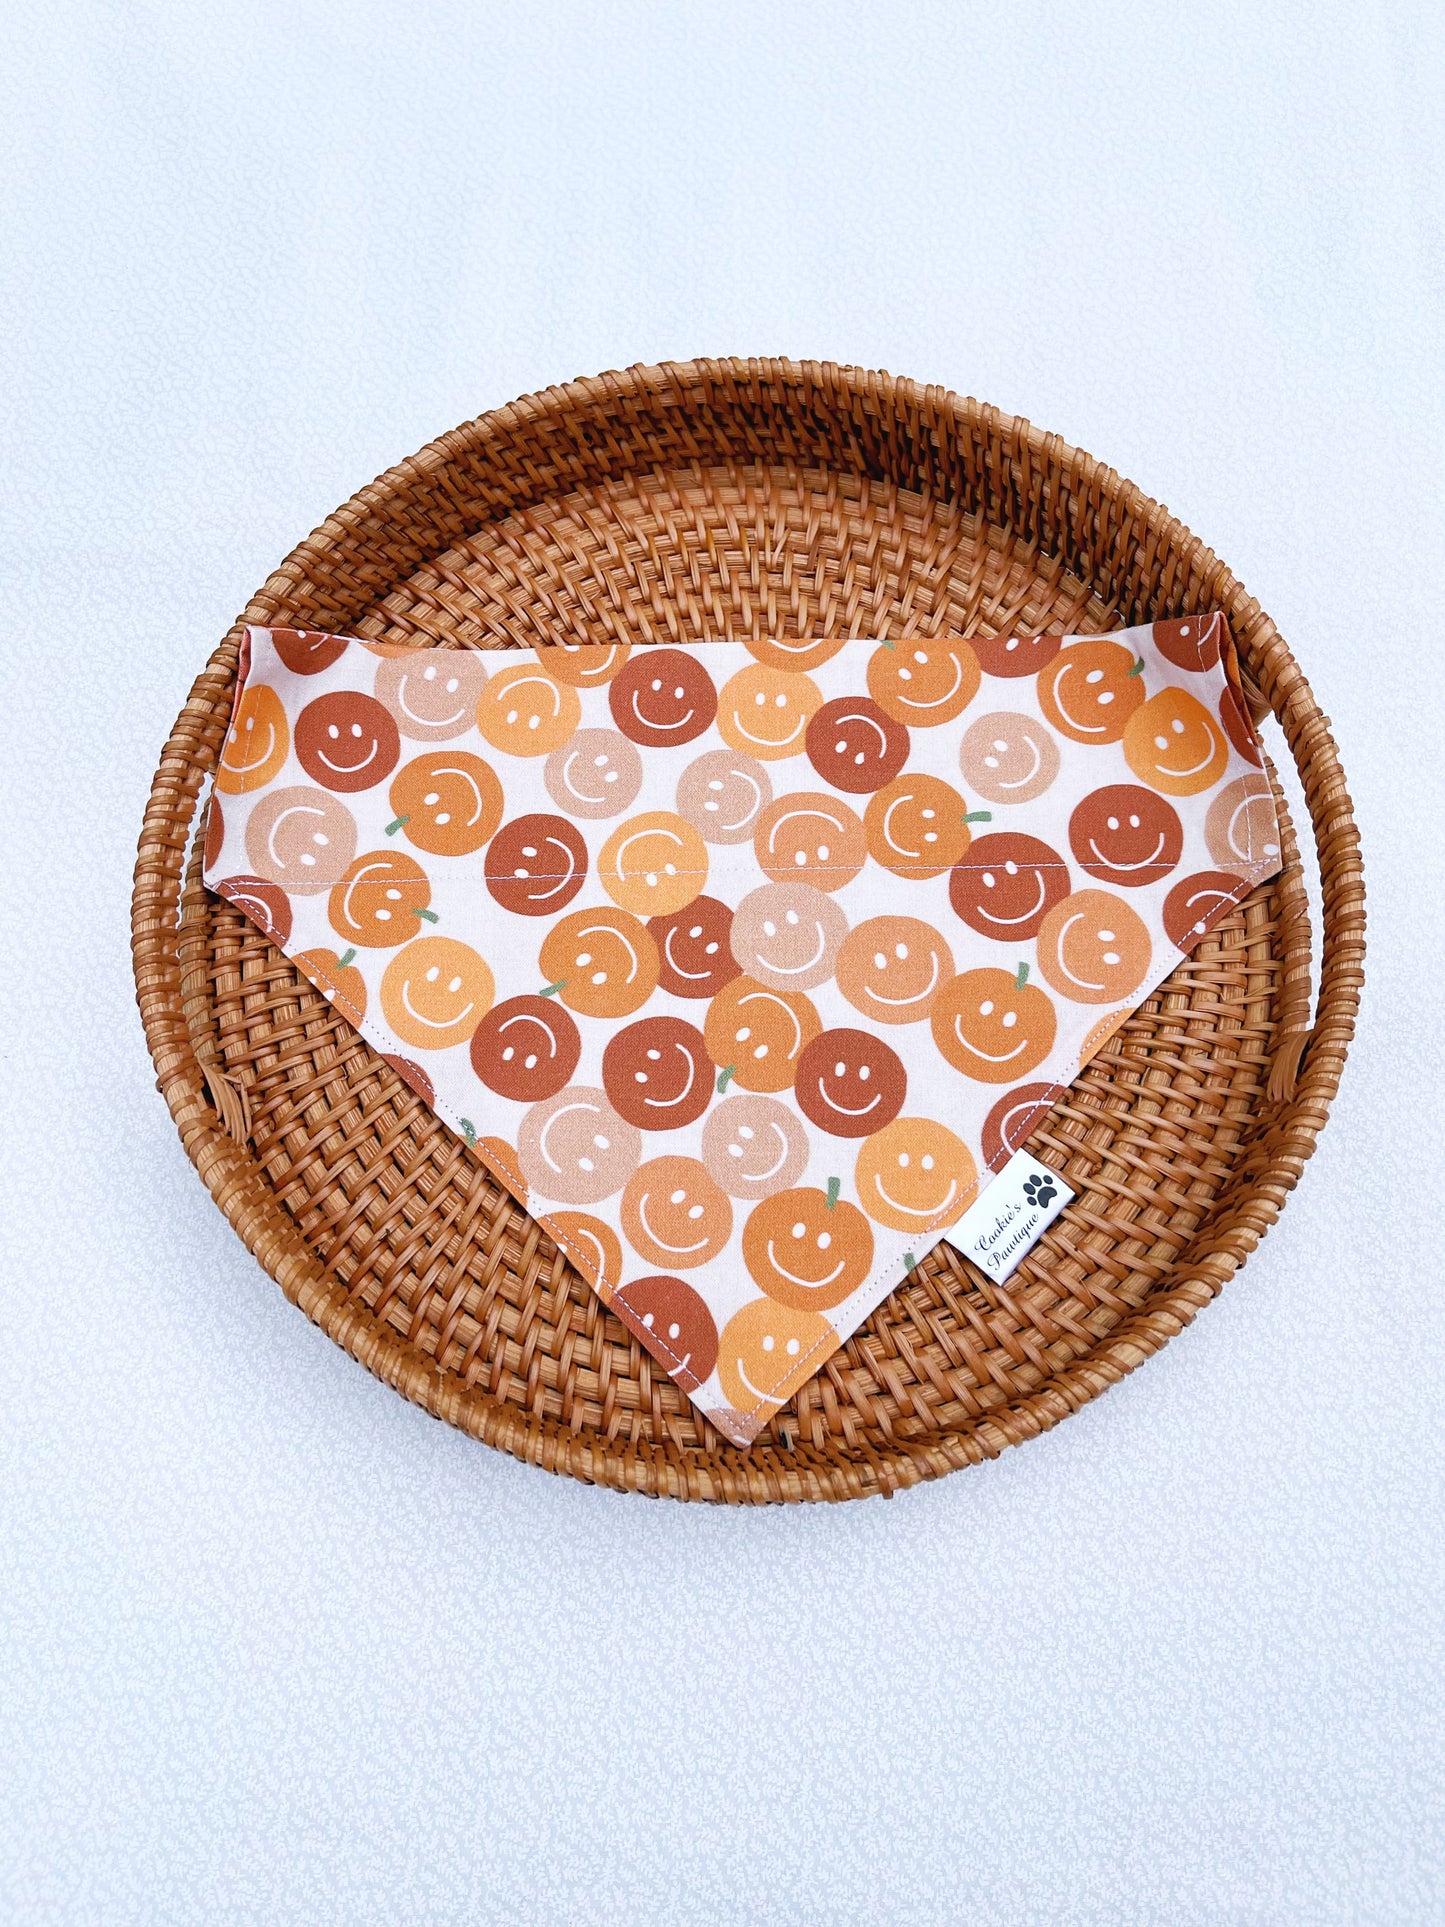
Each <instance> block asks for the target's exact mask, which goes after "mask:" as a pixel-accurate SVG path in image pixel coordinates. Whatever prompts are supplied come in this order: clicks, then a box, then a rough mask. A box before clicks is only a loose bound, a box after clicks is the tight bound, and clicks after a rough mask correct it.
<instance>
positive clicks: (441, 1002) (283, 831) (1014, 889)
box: [205, 614, 1282, 1446]
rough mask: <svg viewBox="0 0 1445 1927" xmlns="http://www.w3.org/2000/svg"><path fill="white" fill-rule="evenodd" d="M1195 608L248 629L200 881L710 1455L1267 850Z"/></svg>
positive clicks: (859, 1304)
mask: <svg viewBox="0 0 1445 1927" xmlns="http://www.w3.org/2000/svg"><path fill="white" fill-rule="evenodd" d="M1281 860H1282V859H1281V850H1280V832H1279V825H1278V821H1277V818H1276V812H1275V805H1274V800H1273V793H1272V790H1271V787H1270V784H1269V782H1268V779H1267V777H1266V776H1265V773H1264V769H1263V757H1262V754H1261V751H1260V748H1259V744H1258V740H1257V737H1256V735H1255V731H1254V727H1253V724H1252V723H1251V721H1250V716H1249V711H1248V708H1247V707H1246V704H1245V701H1244V697H1243V693H1242V690H1241V687H1240V682H1239V675H1238V669H1237V664H1236V661H1235V655H1234V648H1233V644H1232V641H1231V639H1230V636H1229V631H1228V627H1227V624H1226V623H1225V621H1224V618H1223V617H1222V616H1221V615H1218V614H1216V615H1213V616H1204V617H1199V618H1187V619H1184V620H1181V621H1176V622H1162V623H1156V624H1154V625H1152V626H1151V627H1146V628H1141V629H1133V630H1126V631H1123V632H1116V633H1114V634H1110V635H1106V636H1060V635H1053V636H1024V637H1007V638H1004V637H998V638H980V637H976V638H972V639H969V640H967V641H965V640H963V639H961V638H956V637H945V638H938V639H935V638H926V639H923V640H918V639H912V640H909V641H907V642H896V643H894V642H876V641H855V640H844V639H842V638H828V639H822V640H808V641H756V642H751V643H732V642H726V643H704V644H700V645H697V646H695V647H688V648H675V647H671V646H664V645H652V646H647V647H638V648H632V647H629V646H628V645H625V644H618V645H616V646H607V645H585V644H579V645H562V644H558V645H555V646H551V647H542V648H538V649H535V650H525V651H522V650H479V651H471V650H443V649H414V648H411V647H398V646H389V645H384V644H379V643H373V642H366V641H362V640H358V639H351V638H345V637H340V636H332V635H326V634H322V633H319V632H316V631H303V630H292V629H264V628H259V627H252V628H250V629H249V630H248V631H247V632H246V636H245V639H244V643H243V650H242V665H241V673H240V677H239V681H238V685H237V693H236V700H235V705H234V709H233V713H232V718H231V723H230V727H229V730H228V733H227V736H226V740H225V742H224V744H223V747H222V754H221V761H220V765H219V768H218V771H217V774H216V780H215V786H214V790H213V794H212V798H211V804H210V810H209V815H208V819H207V826H206V839H205V879H206V882H207V884H208V885H209V886H210V887H211V888H212V889H214V890H216V891H218V892H219V893H220V894H221V895H223V896H225V897H227V898H228V899H230V901H231V902H233V903H234V904H236V905H237V906H238V907H239V908H240V909H241V910H242V911H244V912H245V914H246V915H247V916H249V917H250V918H251V919H252V920H253V921H254V922H256V923H257V924H258V925H259V926H260V928H261V929H262V930H264V931H265V932H266V933H267V935H268V936H269V937H270V938H271V939H272V940H273V941H274V942H275V943H276V944H277V945H278V946H279V947H280V948H281V949H282V950H284V951H285V952H286V954H287V955H288V956H289V957H291V958H292V959H293V961H294V962H295V963H296V964H297V965H298V966H299V967H300V968H301V970H302V971H303V972H304V973H305V974H306V976H307V977H308V978H309V979H310V981H311V982H312V983H313V984H315V985H316V986H317V988H318V989H320V990H321V992H322V993H323V994H324V995H325V996H326V997H327V998H329V999H330V1001H331V1002H332V1003H333V1004H334V1005H335V1006H336V1008H337V1009H338V1010H339V1011H340V1012H341V1013H342V1015H343V1016H344V1017H345V1018H346V1019H347V1021H348V1022H349V1023H351V1024H353V1025H354V1026H355V1027H356V1028H357V1029H358V1030H360V1031H361V1032H362V1034H363V1035H364V1036H366V1037H367V1039H368V1040H369V1041H370V1042H371V1043H372V1044H373V1045H374V1046H375V1047H376V1049H377V1050H378V1051H380V1052H381V1054H382V1055H383V1056H385V1057H386V1058H387V1060H388V1062H390V1063H391V1064H392V1066H393V1067H394V1068H395V1069H396V1070H397V1071H398V1072H399V1074H400V1075H401V1076H402V1077H403V1078H404V1079H405V1080H406V1081H407V1083H409V1084H410V1085H411V1087H412V1088H413V1089H414V1090H415V1091H417V1092H418V1093H419V1095H420V1096H421V1097H422V1098H423V1099H424V1100H425V1101H426V1102H427V1103H428V1104H429V1105H430V1106H431V1107H432V1108H433V1109H434V1110H435V1111H436V1113H437V1115H438V1116H439V1117H441V1118H442V1119H443V1120H444V1121H445V1122H446V1123H447V1124H448V1125H449V1126H450V1127H451V1128H452V1129H453V1130H454V1131H456V1132H457V1133H458V1134H459V1135H461V1136H462V1137H463V1138H465V1140H466V1142H467V1143H468V1144H469V1145H471V1146H472V1147H473V1148H474V1149H475V1150H476V1152H477V1153H478V1154H479V1155H480V1156H481V1157H482V1158H483V1159H484V1160H485V1161H486V1163H487V1164H488V1165H489V1166H490V1168H491V1169H492V1170H493V1171H494V1173H495V1174H496V1175H497V1176H498V1177H499V1178H500V1179H501V1180H502V1181H503V1182H504V1183H505V1184H506V1185H507V1186H508V1188H509V1189H510V1190H511V1191H512V1192H513V1193H514V1195H515V1196H516V1197H517V1198H518V1199H519V1200H520V1201H521V1202H522V1203H523V1204H525V1205H526V1206H527V1208H528V1209H529V1210H530V1211H532V1212H533V1214H534V1215H535V1216H536V1217H537V1218H538V1220H539V1222H540V1223H541V1224H542V1225H543V1226H544V1227H545V1229H546V1230H547V1231H548V1232H549V1233H550V1234H551V1235H552V1237H553V1238H555V1239H556V1241H557V1243H558V1244H559V1245H560V1246H561V1247H562V1249H563V1250H564V1251H565V1252H566V1253H567V1255H568V1257H569V1258H570V1259H571V1260H572V1262H573V1263H574V1264H575V1265H576V1266H577V1268H578V1270H579V1271H581V1273H582V1274H583V1276H584V1277H585V1278H586V1279H587V1280H588V1281H589V1282H590V1284H591V1285H592V1286H593V1288H594V1289H595V1290H596V1291H597V1292H598V1294H599V1296H600V1297H601V1298H602V1300H603V1302H604V1303H606V1304H609V1305H611V1307H612V1308H613V1309H614V1310H615V1311H616V1312H617V1313H618V1314H619V1316H620V1317H621V1318H622V1319H623V1320H624V1321H625V1322H626V1324H627V1325H628V1326H629V1328H630V1329H631V1330H632V1331H633V1333H634V1334H635V1335H636V1336H637V1338H638V1339H639V1340H640V1342H641V1343H642V1344H643V1345H644V1346H645V1347H646V1348H647V1349H648V1351H649V1352H651V1353H652V1355H653V1356H654V1357H655V1358H657V1359H658V1360H659V1361H660V1362H661V1364H662V1366H663V1368H664V1369H665V1370H666V1371H667V1373H668V1375H669V1376H670V1377H672V1378H673V1379H675V1380H676V1382H677V1383H678V1385H679V1386H680V1387H681V1388H682V1390H683V1391H685V1392H686V1393H687V1394H688V1395H689V1396H690V1397H691V1398H692V1399H693V1400H694V1401H695V1402H696V1403H697V1404H698V1405H699V1407H700V1408H701V1409H702V1410H703V1412H704V1413H705V1414H706V1416H707V1417H708V1418H709V1419H710V1420H711V1421H712V1423H713V1424H714V1425H715V1426H716V1427H717V1428H718V1430H719V1431H721V1432H722V1433H723V1434H724V1436H725V1437H727V1438H728V1439H730V1440H731V1441H732V1442H733V1443H734V1444H736V1445H739V1446H746V1445H748V1444H750V1443H751V1442H752V1440H753V1439H754V1438H755V1437H756V1436H757V1434H758V1432H759V1431H760V1430H761V1428H762V1426H763V1425H764V1424H766V1422H767V1420H768V1419H769V1418H770V1417H771V1416H772V1414H773V1413H774V1412H776V1411H777V1410H778V1408H779V1407H780V1406H781V1405H782V1404H784V1403H785V1402H786V1401H787V1400H788V1399H789V1398H791V1397H792V1396H793V1394H794V1393H795V1392H796V1391H797V1390H798V1389H799V1387H800V1386H801V1385H802V1384H804V1383H805V1382H806V1380H807V1379H808V1378H809V1377H810V1376H811V1375H812V1374H813V1373H814V1372H816V1371H817V1370H818V1369H819V1367H820V1366H821V1365H822V1364H823V1363H824V1362H825V1360H826V1359H827V1358H828V1357H829V1356H830V1355H831V1354H832V1353H833V1352H834V1351H835V1350H836V1349H837V1347H838V1346H839V1345H840V1344H841V1343H842V1342H843V1341H844V1340H845V1339H846V1338H847V1337H848V1335H849V1334H850V1333H851V1332H852V1331H853V1330H855V1329H856V1327H857V1326H858V1325H859V1324H860V1323H861V1322H862V1320H863V1319H864V1318H866V1317H867V1316H868V1314H869V1313H870V1312H871V1311H872V1310H873V1309H874V1308H875V1306H877V1305H878V1304H879V1303H880V1302H881V1301H882V1299H884V1298H885V1297H886V1296H887V1295H888V1293H889V1292H890V1291H892V1290H893V1289H894V1288H895V1286H896V1285H897V1284H898V1283H899V1282H900V1281H901V1280H902V1279H903V1278H904V1277H905V1276H906V1275H907V1273H908V1272H909V1271H910V1270H911V1269H912V1268H913V1266H914V1265H915V1264H917V1262H918V1261H919V1260H920V1259H921V1258H922V1257H924V1256H925V1255H926V1254H927V1253H928V1252H929V1251H930V1250H931V1249H932V1248H933V1246H934V1245H935V1244H936V1243H937V1242H938V1241H939V1239H940V1238H941V1237H942V1236H944V1235H945V1234H946V1232H947V1231H948V1229H949V1227H950V1226H952V1225H954V1224H956V1223H957V1222H958V1220H959V1219H960V1218H961V1217H962V1216H963V1214H964V1212H965V1211H966V1210H967V1209H968V1208H969V1206H970V1205H971V1204H973V1203H974V1201H975V1200H976V1199H977V1197H978V1196H979V1195H980V1193H981V1191H982V1189H983V1188H984V1187H985V1186H987V1184H988V1183H989V1182H990V1180H991V1178H992V1177H993V1175H994V1174H995V1173H997V1172H998V1171H999V1169H1000V1168H1001V1167H1002V1165H1004V1164H1005V1163H1006V1162H1007V1161H1008V1159H1009V1158H1010V1156H1012V1154H1013V1153H1014V1152H1015V1151H1016V1150H1017V1149H1018V1148H1019V1147H1020V1146H1021V1145H1022V1144H1023V1143H1024V1141H1025V1139H1026V1138H1027V1137H1028V1136H1029V1133H1030V1132H1031V1130H1032V1129H1033V1128H1034V1126H1035V1124H1036V1123H1037V1122H1038V1121H1039V1120H1040V1118H1041V1117H1042V1116H1043V1115H1044V1114H1045V1113H1046V1112H1047V1111H1048V1110H1049V1109H1050V1108H1051V1107H1052V1105H1053V1104H1054V1102H1055V1101H1056V1099H1057V1098H1058V1096H1059V1095H1060V1094H1061V1092H1062V1091H1063V1090H1064V1089H1065V1088H1066V1087H1067V1086H1068V1084H1069V1083H1070V1082H1071V1081H1072V1080H1073V1079H1074V1077H1076V1076H1077V1074H1078V1072H1079V1070H1080V1069H1081V1067H1082V1066H1083V1065H1084V1064H1086V1063H1087V1062H1088V1061H1089V1059H1090V1057H1092V1056H1093V1055H1094V1053H1095V1052H1096V1051H1098V1050H1099V1049H1100V1047H1101V1046H1102V1045H1103V1044H1104V1043H1105V1042H1106V1041H1107V1039H1108V1037H1109V1036H1110V1035H1111V1034H1112V1032H1113V1031H1114V1030H1116V1029H1117V1028H1118V1026H1119V1025H1120V1024H1121V1023H1122V1022H1123V1021H1124V1020H1125V1018H1126V1017H1127V1016H1128V1015H1129V1014H1130V1012H1131V1011H1133V1010H1134V1009H1136V1008H1137V1006H1138V1005H1139V1004H1140V1003H1141V1002H1142V1001H1143V999H1144V998H1145V997H1147V996H1148V995H1149V993H1150V992H1151V991H1152V990H1153V989H1154V988H1155V986H1156V985H1157V984H1158V983H1159V982H1160V981H1162V979H1163V978H1164V977H1166V976H1167V975H1168V974H1169V972H1170V971H1171V970H1172V969H1173V968H1174V967H1175V965H1176V964H1177V963H1178V961H1179V958H1180V956H1181V955H1182V954H1186V953H1187V952H1189V951H1190V950H1192V949H1193V948H1194V946H1195V945H1196V944H1197V943H1198V942H1199V941H1200V940H1201V939H1202V938H1203V937H1204V936H1205V935H1206V934H1207V933H1208V932H1209V931H1210V930H1211V929H1212V928H1213V927H1214V925H1215V924H1216V923H1218V921H1219V920H1220V918H1221V917H1223V916H1224V915H1225V914H1226V912H1227V911H1228V910H1229V909H1230V908H1231V907H1232V906H1233V905H1234V904H1235V903H1237V902H1239V901H1240V900H1241V899H1242V898H1243V897H1244V896H1245V895H1246V894H1247V893H1248V892H1249V891H1250V890H1251V889H1252V888H1253V887H1254V886H1255V885H1256V884H1257V883H1259V882H1262V881H1263V880H1265V879H1266V878H1268V877H1270V876H1273V875H1274V874H1275V873H1276V872H1277V871H1278V870H1279V869H1280V867H1281Z"/></svg>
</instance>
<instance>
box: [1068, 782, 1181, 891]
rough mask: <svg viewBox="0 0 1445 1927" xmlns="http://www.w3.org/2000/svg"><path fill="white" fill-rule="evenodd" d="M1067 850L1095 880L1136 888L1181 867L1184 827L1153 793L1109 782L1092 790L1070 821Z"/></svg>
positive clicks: (1166, 803)
mask: <svg viewBox="0 0 1445 1927" xmlns="http://www.w3.org/2000/svg"><path fill="white" fill-rule="evenodd" d="M1069 848H1070V849H1071V850H1072V851H1073V854H1074V861H1075V862H1076V863H1077V864H1078V866H1079V868H1080V869H1081V870H1084V871H1087V873H1088V874H1089V875H1090V876H1091V877H1097V878H1098V879H1099V881H1100V882H1101V883H1114V884H1122V885H1123V886H1124V887H1125V888H1126V889H1130V890H1137V889H1139V888H1140V887H1141V886H1142V885H1144V884H1146V883H1158V882H1159V881H1160V880H1161V878H1163V877H1167V876H1168V874H1169V872H1170V871H1171V870H1172V869H1173V868H1174V866H1175V865H1176V864H1177V863H1178V861H1179V858H1180V855H1181V853H1182V851H1183V849H1184V825H1183V824H1182V823H1181V822H1180V821H1179V813H1178V811H1177V810H1175V808H1174V807H1173V805H1172V804H1170V803H1168V802H1166V801H1165V799H1164V798H1163V797H1162V796H1160V795H1158V794H1156V792H1155V791H1153V790H1146V789H1144V788H1143V787H1142V786H1141V785H1140V784H1138V783H1108V784H1106V785H1105V786H1104V788H1103V789H1097V790H1093V791H1091V792H1090V794H1089V795H1088V796H1086V797H1085V798H1084V799H1083V801H1082V802H1081V803H1080V804H1079V805H1078V807H1077V808H1076V809H1075V811H1074V813H1073V815H1072V816H1071V817H1070V818H1069Z"/></svg>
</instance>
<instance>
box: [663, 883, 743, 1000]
mask: <svg viewBox="0 0 1445 1927" xmlns="http://www.w3.org/2000/svg"><path fill="white" fill-rule="evenodd" d="M732 927H733V913H732V911H731V910H729V909H728V907H727V905H726V904H725V903H719V902H718V900H717V898H716V897H706V896H703V897H694V898H693V900H692V902H691V903H687V904H684V905H683V907H682V909H681V910H674V911H673V912H672V915H671V916H667V917H651V918H649V920H648V925H647V928H648V932H649V934H650V935H651V937H652V939H653V941H654V942H655V943H656V945H657V954H658V958H659V959H660V968H659V969H658V973H657V981H658V983H659V984H660V985H661V987H662V988H663V989H664V990H670V991H671V992H672V994H673V996H674V997H713V996H715V995H716V994H717V992H718V991H720V990H721V989H722V987H723V985H724V984H730V983H731V982H732V980H733V978H734V977H738V976H741V974H742V965H741V964H740V963H739V962H738V960H737V958H736V957H735V956H734V955H733V953H732V947H731V937H732Z"/></svg>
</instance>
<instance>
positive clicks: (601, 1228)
mask: <svg viewBox="0 0 1445 1927" xmlns="http://www.w3.org/2000/svg"><path fill="white" fill-rule="evenodd" d="M541 1222H542V1223H543V1224H544V1225H545V1226H546V1228H547V1229H548V1231H550V1232H551V1234H552V1236H553V1237H554V1238H555V1239H556V1240H557V1242H558V1244H559V1245H561V1247H562V1249H563V1250H564V1251H565V1252H566V1254H567V1256H568V1257H569V1258H570V1259H571V1260H572V1262H573V1264H574V1265H575V1266H576V1267H577V1269H578V1270H579V1271H580V1272H581V1273H582V1276H583V1277H584V1278H585V1279H586V1280H587V1282H588V1284H589V1285H591V1287H592V1289H593V1290H594V1291H595V1292H596V1293H597V1296H598V1297H599V1298H600V1299H601V1300H602V1302H603V1304H604V1305H606V1304H610V1303H611V1300H612V1294H613V1292H614V1291H616V1289H617V1287H618V1286H619V1285H620V1284H621V1283H622V1245H621V1243H620V1241H619V1240H618V1236H617V1233H616V1232H615V1231H614V1230H613V1229H612V1227H611V1225H610V1224H604V1223H603V1221H602V1219H601V1218H594V1217H592V1216H591V1214H590V1213H589V1212H586V1211H549V1212H548V1213H547V1215H546V1217H545V1218H543V1219H542V1220H541Z"/></svg>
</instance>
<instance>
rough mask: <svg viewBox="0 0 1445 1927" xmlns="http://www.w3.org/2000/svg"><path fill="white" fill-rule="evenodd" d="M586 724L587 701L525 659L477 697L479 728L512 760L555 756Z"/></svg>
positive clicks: (503, 671) (499, 675)
mask: <svg viewBox="0 0 1445 1927" xmlns="http://www.w3.org/2000/svg"><path fill="white" fill-rule="evenodd" d="M581 720H582V699H581V697H580V696H579V695H578V694H577V691H576V690H575V689H574V688H573V687H572V685H571V684H570V683H562V682H557V681H556V680H555V679H554V678H553V677H551V676H549V675H548V674H547V672H546V671H545V670H544V669H540V668H539V667H538V666H537V664H536V663H535V662H528V661H527V660H526V659H525V658H524V659H523V660H522V661H521V662H519V663H518V664H517V666H516V668H515V669H511V668H508V669H499V670H498V671H497V672H496V674H495V675H494V676H492V677H491V679H490V680H489V681H488V683H487V686H486V688H485V689H483V691H482V693H481V695H480V696H479V697H478V698H477V728H478V729H479V730H480V731H481V732H482V734H483V736H485V737H486V739H487V741H488V742H489V743H490V744H491V745H492V747H493V749H500V750H505V751H506V753H507V754H508V755H509V756H550V755H551V753H552V751H553V750H554V749H560V748H561V747H562V745H563V743H565V742H566V741H567V740H568V738H569V737H570V736H571V735H572V733H573V731H574V730H575V729H576V727H577V725H578V723H580V722H581Z"/></svg>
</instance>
